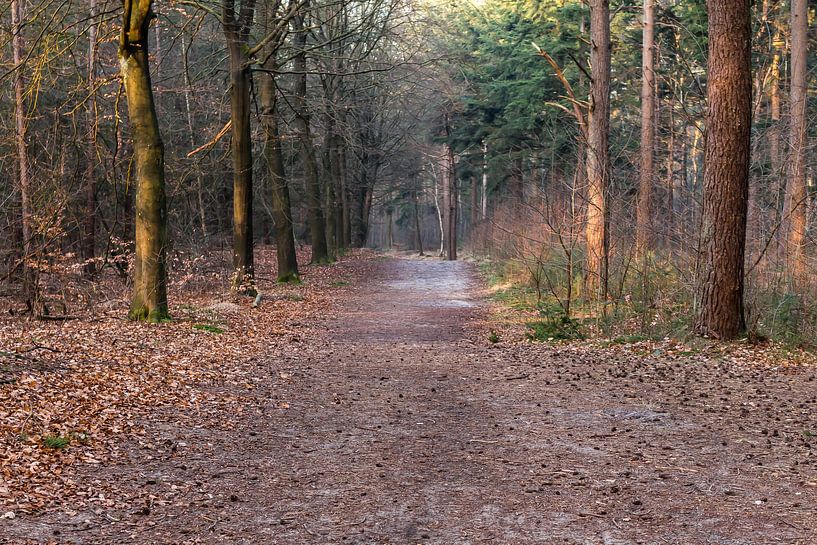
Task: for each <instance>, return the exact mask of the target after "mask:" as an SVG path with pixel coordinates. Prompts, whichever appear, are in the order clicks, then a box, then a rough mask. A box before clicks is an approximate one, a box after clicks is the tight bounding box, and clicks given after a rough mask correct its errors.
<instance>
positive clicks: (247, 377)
mask: <svg viewBox="0 0 817 545" xmlns="http://www.w3.org/2000/svg"><path fill="white" fill-rule="evenodd" d="M483 286H484V284H483V283H482V281H481V279H480V278H479V277H478V275H477V273H476V269H475V267H474V266H473V265H471V264H469V263H465V262H444V261H437V260H419V259H404V258H383V257H375V256H372V255H371V254H357V255H355V256H352V257H351V258H349V259H346V260H344V261H342V262H341V263H339V264H337V265H334V266H330V267H324V268H321V269H311V270H309V271H307V274H306V283H305V284H304V286H301V287H294V288H290V287H286V288H285V287H272V286H270V287H268V288H267V289H266V292H265V293H267V294H268V295H269V300H267V301H265V302H262V304H261V306H260V307H259V308H257V309H250V308H249V303H246V304H245V303H242V302H220V303H214V302H213V301H209V302H207V301H206V300H205V299H204V298H202V299H201V300H199V301H197V302H191V301H186V302H185V305H187V307H189V308H187V307H185V308H187V311H185V312H187V314H184V313H183V312H182V311H183V309H182V308H181V307H178V306H177V307H176V308H175V310H174V314H175V315H176V316H177V320H176V321H175V322H174V323H172V324H164V325H160V326H147V325H141V324H131V323H129V322H126V321H124V320H122V319H121V316H120V315H119V314H117V315H116V316H113V315H110V316H109V315H100V316H97V317H95V318H94V319H93V320H96V321H95V322H94V321H93V320H90V319H89V320H74V321H69V322H65V323H61V324H35V325H32V326H30V327H28V328H27V329H26V331H25V332H24V333H21V334H18V337H14V339H16V340H14V343H16V344H14V346H11V347H5V348H4V350H6V351H8V352H14V353H17V354H20V357H19V358H18V357H7V360H9V363H6V366H7V367H6V369H5V371H4V372H5V375H0V379H2V378H3V377H4V376H5V379H3V381H2V382H4V384H2V385H0V426H3V427H2V428H0V432H2V434H3V435H2V436H0V440H2V443H0V449H2V450H0V456H1V457H0V461H2V463H3V466H2V474H1V475H2V477H3V481H0V543H14V544H18V543H83V544H85V543H88V544H91V543H93V544H97V543H104V544H122V543H136V544H149V543H150V544H152V543H156V544H160V543H161V544H170V543H177V544H194V543H225V544H281V545H283V544H288V545H289V544H330V543H331V544H346V543H348V544H359V545H363V544H372V545H373V544H393V545H399V544H405V545H409V544H411V545H417V544H424V545H431V544H436V545H454V544H551V543H554V544H555V543H566V544H582V545H589V544H593V545H595V544H605V545H607V544H616V545H624V544H636V543H641V544H678V545H695V544H705V543H706V544H710V543H711V544H741V545H752V544H757V545H760V544H764V545H765V544H771V543H785V544H802V545H813V544H814V543H817V457H815V452H814V449H815V448H816V447H817V438H815V435H817V381H815V376H816V375H817V368H815V366H814V365H813V364H811V363H808V362H801V363H784V362H776V361H775V360H774V358H771V357H760V356H757V357H756V355H755V354H754V352H753V351H752V350H751V349H748V348H746V349H744V348H742V347H739V346H738V347H733V348H732V349H721V348H712V349H710V350H696V351H691V350H689V349H687V348H686V347H684V346H683V345H679V344H675V343H671V342H668V343H666V344H665V345H662V346H655V345H648V344H645V343H641V344H636V345H625V346H622V345H614V344H609V345H604V344H600V343H596V344H593V343H586V342H585V343H574V344H558V345H550V344H534V343H530V342H526V341H525V340H524V334H523V329H522V330H520V328H519V324H515V323H513V320H508V315H507V314H506V312H505V310H503V309H501V308H497V307H495V306H493V305H492V304H490V303H488V299H487V298H486V291H485V289H484V287H483ZM262 291H264V290H263V289H262ZM202 297H204V296H202ZM205 319H207V320H208V321H206V322H205V321H204V320H205ZM200 324H204V325H210V326H211V327H210V328H209V329H208V328H200V327H199V328H197V327H196V325H200ZM491 330H496V331H498V333H499V342H490V341H489V332H490V331H491ZM11 331H12V330H11V326H10V325H8V324H2V325H0V335H3V336H2V337H0V339H6V340H7V342H10V341H9V340H10V339H12V338H13V335H12V333H11ZM218 331H221V332H220V333H219V332H218ZM65 339H70V344H71V346H73V347H74V348H70V347H69V346H68V344H69V343H68V342H67V341H65ZM493 340H497V339H496V338H494V339H493ZM44 346H47V347H48V348H42V347H44ZM26 347H28V348H26ZM37 347H40V348H37ZM29 349H30V350H29ZM0 363H2V362H0ZM88 406H91V407H94V409H93V411H92V412H89V410H88V409H87V407H88ZM47 433H51V434H52V435H50V436H49V435H46V434H47ZM47 437H51V442H52V446H53V441H54V437H67V438H69V439H70V440H71V442H70V444H68V445H65V448H62V449H55V448H51V449H47V448H44V446H43V444H42V443H43V441H45V440H46V438H47ZM4 513H5V514H4Z"/></svg>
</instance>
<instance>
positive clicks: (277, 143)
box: [259, 10, 299, 282]
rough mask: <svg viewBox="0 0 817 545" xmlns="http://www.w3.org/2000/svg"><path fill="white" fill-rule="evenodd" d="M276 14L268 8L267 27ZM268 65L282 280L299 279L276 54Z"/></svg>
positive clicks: (266, 121)
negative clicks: (280, 117) (284, 153)
mask: <svg viewBox="0 0 817 545" xmlns="http://www.w3.org/2000/svg"><path fill="white" fill-rule="evenodd" d="M273 16H274V15H273V14H272V13H270V11H269V10H268V11H267V17H268V20H267V27H269V26H270V21H271V18H272V17H273ZM268 55H269V56H268V58H267V61H266V64H265V68H267V69H268V70H269V71H268V72H266V73H264V74H263V75H262V76H261V78H260V79H261V81H260V82H259V87H260V89H259V94H260V98H261V127H262V129H263V131H264V159H265V160H266V165H267V176H268V177H269V182H270V189H271V195H270V197H271V204H272V221H273V222H274V223H275V250H276V257H277V260H278V281H279V282H297V281H298V280H299V272H298V260H297V257H296V254H295V235H294V231H293V228H292V205H291V204H290V195H289V181H288V180H287V177H286V172H285V171H284V159H283V155H282V153H281V138H280V135H279V129H278V111H277V102H278V89H277V88H276V84H275V75H274V74H275V71H274V67H275V56H274V55H272V54H269V53H268Z"/></svg>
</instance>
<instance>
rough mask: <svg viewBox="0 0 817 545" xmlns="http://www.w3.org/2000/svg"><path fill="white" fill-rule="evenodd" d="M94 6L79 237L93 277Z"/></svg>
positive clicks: (88, 273)
mask: <svg viewBox="0 0 817 545" xmlns="http://www.w3.org/2000/svg"><path fill="white" fill-rule="evenodd" d="M96 17H97V3H96V0H90V18H91V22H90V26H89V27H88V90H89V92H90V93H91V96H90V98H89V99H88V101H87V102H86V105H85V124H86V130H87V131H88V135H87V137H88V142H87V145H86V150H85V161H86V163H85V222H84V224H83V234H82V260H83V262H84V264H83V267H82V272H83V274H84V275H85V276H89V277H90V276H93V274H94V273H95V272H96V263H95V262H94V258H95V257H96V162H97V161H96V139H97V123H96V89H95V88H94V85H96V81H95V80H96V51H97V43H96V41H97V24H98V23H97V20H96Z"/></svg>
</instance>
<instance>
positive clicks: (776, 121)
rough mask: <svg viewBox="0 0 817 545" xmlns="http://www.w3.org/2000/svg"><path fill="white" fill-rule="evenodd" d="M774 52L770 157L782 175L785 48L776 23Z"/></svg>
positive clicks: (770, 104)
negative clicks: (782, 83) (782, 74)
mask: <svg viewBox="0 0 817 545" xmlns="http://www.w3.org/2000/svg"><path fill="white" fill-rule="evenodd" d="M773 47H774V54H773V55H772V66H771V68H770V74H769V107H770V109H771V112H770V113H771V118H772V126H771V127H770V128H769V159H770V162H771V167H772V175H773V176H774V177H775V178H776V177H777V176H780V164H781V161H780V112H781V108H780V58H781V51H782V49H783V37H782V36H781V32H780V28H779V27H778V24H777V23H775V34H774V39H773Z"/></svg>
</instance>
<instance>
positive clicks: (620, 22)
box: [0, 0, 817, 338]
mask: <svg viewBox="0 0 817 545" xmlns="http://www.w3.org/2000/svg"><path fill="white" fill-rule="evenodd" d="M152 5H153V6H154V7H155V3H154V4H152V3H151V2H149V1H146V0H125V1H123V2H122V4H121V8H122V10H123V11H122V12H121V14H122V23H123V24H124V26H125V29H126V30H125V31H124V32H122V29H121V28H120V25H119V22H120V21H119V14H120V12H118V9H119V6H120V4H118V3H116V2H111V1H109V0H89V2H88V3H86V4H83V5H80V4H76V3H72V2H68V3H58V4H53V3H50V2H48V0H26V2H22V1H19V0H14V1H10V2H9V6H8V9H6V10H2V9H0V17H2V18H3V22H4V25H5V27H4V28H6V29H7V30H8V32H6V33H4V34H2V35H0V41H2V45H3V46H4V47H3V48H0V65H2V66H0V68H2V74H4V76H3V77H4V78H5V79H4V80H3V81H6V82H7V86H6V88H5V89H6V92H5V93H0V112H2V113H3V114H5V117H4V119H8V120H9V123H7V124H6V125H4V126H0V172H2V176H3V179H7V180H11V181H13V183H10V184H5V185H0V202H3V203H4V204H5V206H3V207H2V208H0V253H2V259H0V268H2V269H3V270H2V271H0V273H1V274H0V282H3V283H10V285H11V289H9V290H8V291H9V292H11V293H14V294H18V293H19V294H22V297H21V298H20V301H21V302H22V300H25V305H26V307H27V308H28V309H29V310H30V311H31V312H32V314H33V315H35V316H45V315H46V314H48V312H49V309H48V307H49V305H50V304H51V303H53V302H56V303H57V304H59V301H60V300H62V301H63V302H64V301H66V300H68V299H70V298H71V297H73V299H72V303H71V304H75V305H76V304H92V303H91V300H92V299H93V297H90V296H86V295H85V294H88V293H95V291H94V289H88V286H90V285H91V283H92V282H99V281H102V282H104V281H105V278H106V276H107V275H109V274H111V273H112V274H113V275H114V276H117V277H121V278H122V279H124V278H125V277H127V276H130V277H132V278H133V282H134V284H133V305H132V309H131V316H132V317H134V318H137V319H153V320H161V319H164V318H165V317H166V316H167V313H168V308H167V286H168V285H169V286H171V287H172V288H173V289H176V287H177V286H178V284H174V283H170V284H168V281H167V278H166V277H168V276H169V277H170V279H173V278H180V279H181V275H177V274H176V272H177V270H178V269H177V268H181V267H182V265H181V264H182V263H189V262H191V261H194V260H195V259H201V256H204V255H207V254H208V253H211V252H217V251H218V249H219V248H229V251H228V255H229V256H230V257H231V258H232V267H231V271H230V274H229V275H226V274H225V276H224V277H223V278H224V279H226V278H227V277H228V276H229V278H230V284H231V285H232V287H233V288H246V291H249V292H251V291H253V290H254V289H255V283H256V279H255V272H256V271H255V267H256V256H255V253H256V252H257V251H258V249H259V247H260V246H259V244H261V243H262V242H263V243H270V242H273V243H274V245H275V253H276V260H275V261H276V264H277V273H276V272H273V273H271V274H269V275H266V274H264V275H262V278H263V280H260V281H262V282H263V281H265V280H266V279H267V278H269V279H272V280H280V281H292V280H297V279H298V278H299V275H300V273H301V272H302V266H303V264H299V263H298V262H297V260H298V258H297V256H298V255H305V254H303V253H302V252H301V251H300V250H299V251H297V252H296V249H299V248H303V247H305V246H309V247H311V251H312V259H313V261H314V262H315V263H324V262H327V261H330V260H331V259H333V258H334V257H335V256H342V255H343V252H344V251H345V250H346V248H350V247H358V246H365V245H383V246H394V247H398V248H400V247H412V248H414V249H416V250H418V251H420V250H421V249H425V250H426V251H427V248H429V247H435V246H439V247H440V248H441V253H443V254H447V255H448V256H450V257H454V256H456V255H457V254H459V253H460V252H461V251H462V248H463V245H466V246H470V249H471V250H473V251H475V252H476V253H490V254H491V255H492V257H495V258H496V259H497V260H502V259H509V260H521V262H523V267H522V268H523V269H524V270H527V271H528V272H529V274H530V276H531V279H532V280H531V282H533V283H535V284H536V290H535V291H536V293H537V294H538V295H537V296H538V297H539V298H541V299H551V300H552V301H551V302H555V303H556V305H557V306H558V307H559V308H562V309H563V310H565V309H570V310H569V311H567V312H570V313H573V314H574V315H579V314H582V315H585V316H588V317H593V318H595V319H596V322H595V327H598V328H600V329H603V328H610V327H613V326H612V325H611V324H615V323H619V322H621V323H637V324H639V325H638V327H639V328H640V330H641V332H642V333H645V334H646V332H649V331H653V332H655V331H654V330H657V329H660V328H662V327H664V328H669V327H670V326H669V325H668V324H679V323H683V324H684V325H683V328H684V330H685V331H687V330H694V331H698V332H699V333H701V334H704V335H708V336H713V337H720V338H729V337H733V336H734V335H739V334H741V333H740V332H741V331H743V330H749V331H755V330H759V331H765V330H766V329H769V328H776V327H780V325H779V324H787V325H786V326H785V327H791V328H793V329H797V327H795V326H792V325H789V324H790V323H795V322H797V323H798V324H801V322H800V321H801V320H812V319H811V318H810V317H811V316H817V310H814V309H811V308H810V306H809V305H811V303H810V301H811V300H812V299H814V297H815V296H817V282H815V281H814V279H812V278H811V277H810V275H809V274H808V271H809V270H810V268H811V266H812V265H813V261H814V259H815V255H814V254H815V246H814V243H813V237H812V236H811V235H812V231H813V230H814V229H815V227H817V216H815V214H813V211H814V210H815V209H817V208H815V204H817V203H815V197H814V194H813V191H812V185H811V182H809V180H810V172H812V171H813V170H814V168H815V161H814V158H813V157H812V156H811V150H810V145H809V142H810V141H811V140H813V137H814V136H815V128H814V125H813V123H811V116H810V115H809V113H810V110H809V108H810V105H809V101H808V98H807V92H806V91H807V89H808V88H810V87H811V86H813V85H814V84H815V76H814V73H815V71H814V70H813V68H814V67H813V66H810V62H811V61H812V59H811V56H810V55H809V41H808V33H809V29H808V20H809V18H810V17H814V8H813V7H810V6H809V5H808V3H807V2H803V1H800V0H794V1H793V2H791V3H790V6H789V4H788V3H787V4H784V3H782V2H771V1H770V2H762V3H760V2H758V3H756V5H754V6H752V7H749V8H746V9H747V10H750V11H751V12H752V20H753V22H752V23H749V24H750V25H751V26H750V35H744V34H745V28H744V27H745V26H746V25H745V24H744V23H741V24H740V29H739V30H740V33H739V34H734V33H733V32H732V27H731V26H730V27H728V29H727V34H728V39H727V38H724V37H723V36H724V34H722V33H720V32H716V29H719V30H723V28H726V27H723V25H727V23H729V24H731V25H737V20H736V16H737V15H740V16H741V17H742V16H744V15H745V10H743V9H742V8H741V10H740V13H737V11H735V10H737V9H738V8H739V7H740V6H742V4H740V5H739V3H738V2H732V3H730V2H720V3H713V2H710V5H708V6H707V9H704V5H703V4H701V3H694V2H682V1H678V0H673V1H670V2H660V3H659V2H655V0H644V1H643V12H642V11H641V10H639V9H631V7H632V6H630V7H627V8H626V9H617V10H615V12H614V13H611V7H610V5H609V0H606V1H605V0H591V1H589V2H580V1H578V0H570V1H566V2H551V3H541V2H540V3H534V2H510V1H506V0H499V1H496V2H490V3H487V4H485V5H484V6H481V7H480V9H474V8H473V6H471V5H470V4H468V3H466V2H459V0H457V1H455V2H453V3H448V4H433V5H425V6H422V7H418V6H417V5H415V4H411V3H409V2H407V1H406V0H339V1H336V0H332V1H329V0H309V2H306V1H305V0H180V1H179V2H175V3H173V4H172V7H171V5H168V7H167V8H166V9H162V12H161V17H159V18H156V17H153V16H152V15H151V10H150V7H151V6H152ZM46 8H47V9H46ZM52 8H53V9H52ZM112 8H116V11H112ZM419 10H422V11H423V13H419ZM727 12H728V14H727V15H724V13H727ZM113 13H116V17H109V15H110V14H113ZM710 16H711V17H710ZM588 22H589V23H590V24H589V25H588V24H587V23H588ZM151 26H154V28H155V32H156V33H155V34H154V29H151V28H150V27H151ZM709 26H712V28H711V29H709V28H708V27H709ZM736 28H737V27H736ZM736 32H737V30H736ZM148 33H150V34H151V37H150V39H148V38H147V34H148ZM117 35H119V40H118V41H119V46H118V47H117V45H116V42H117V40H116V37H117ZM707 41H709V42H710V46H711V47H714V49H713V50H712V52H711V53H710V54H707V51H705V49H704V48H701V47H700V45H701V44H703V43H706V42H707ZM737 42H741V43H743V45H744V46H745V48H746V49H747V50H748V51H749V52H750V54H751V55H752V59H753V61H752V62H753V64H752V65H751V66H750V68H754V73H753V74H750V76H754V77H753V80H752V86H753V89H754V95H753V102H752V104H751V105H750V109H751V111H752V118H751V119H750V120H747V119H746V111H745V110H744V103H743V102H742V101H743V100H744V99H745V95H746V91H745V89H744V87H743V86H744V83H745V81H744V79H745V77H746V74H745V72H746V61H745V60H744V61H741V62H743V64H742V65H741V68H740V70H738V68H737V65H733V64H730V63H732V62H736V61H734V59H733V58H732V57H729V56H728V55H727V52H728V51H732V50H731V49H730V47H733V46H735V44H736V43H737ZM638 43H640V44H641V47H640V48H639V47H637V46H634V44H638ZM789 47H790V49H789ZM148 48H150V49H151V52H152V53H155V59H154V58H151V60H150V62H151V63H152V64H153V65H152V66H148V56H147V49H148ZM117 49H119V55H117ZM56 52H62V53H61V54H56ZM639 52H640V54H639ZM743 53H746V52H745V51H743ZM789 54H790V57H789ZM730 59H731V60H730ZM120 60H121V63H120V62H119V61H120ZM707 68H708V70H709V73H707ZM149 69H150V70H149ZM721 81H726V82H727V88H726V89H722V88H721V87H720V86H719V85H720V83H719V82H721ZM638 88H640V89H641V91H640V93H639V92H637V91H634V90H635V89H638ZM730 93H731V94H730ZM738 95H740V96H738ZM154 99H155V100H156V101H157V103H156V104H154V102H153V101H154ZM724 101H725V103H727V104H729V105H731V106H730V107H729V108H726V109H724V108H723V107H722V104H724ZM126 102H127V108H128V113H129V115H127V116H125V115H123V114H124V109H125V107H126ZM738 104H739V105H740V107H736V106H737V105H738ZM157 109H158V111H157ZM443 120H445V122H443ZM160 129H161V134H160ZM750 130H751V131H752V134H753V135H756V136H757V137H756V138H754V137H753V140H752V142H751V144H752V146H751V147H750V148H747V144H746V142H745V140H744V138H745V137H746V135H747V134H748V132H747V131H750ZM639 135H640V136H639ZM747 149H748V151H747ZM727 151H728V152H727ZM726 157H728V158H729V160H728V161H727V160H726V159H725V158H726ZM736 159H737V160H736ZM747 161H748V162H747ZM454 164H456V167H455V168H453V167H452V165H454ZM225 179H232V181H233V183H227V184H225V183H224V180H225ZM747 186H748V187H749V188H750V189H751V191H750V192H749V195H750V199H751V201H750V206H749V212H748V213H747V212H746V211H744V210H743V208H742V206H743V205H742V203H743V201H744V192H745V189H746V187H747ZM134 189H135V190H136V191H135V193H136V195H135V198H134ZM747 214H748V216H749V219H750V220H751V221H750V222H747V226H746V227H745V228H742V227H741V223H740V222H741V221H745V218H744V216H745V215H747ZM741 232H743V233H744V235H743V237H744V238H741ZM264 250H265V251H266V248H264ZM744 254H745V255H748V256H749V258H748V260H747V263H746V264H743V261H744V259H746V258H745V257H742V256H744ZM193 256H196V257H195V258H194V257H193ZM582 264H583V265H582ZM299 265H300V267H299ZM740 277H743V278H744V280H743V282H744V284H741V283H740ZM65 278H69V279H71V281H70V282H69V283H68V284H70V285H71V286H75V287H76V289H73V291H71V290H66V289H64V286H65V282H64V280H65ZM180 281H181V280H180ZM225 282H226V280H225ZM743 285H745V290H744V288H743V287H742V286H743ZM79 286H82V287H79ZM0 291H2V290H0ZM743 291H745V292H746V294H747V297H746V302H745V303H744V304H745V305H746V308H745V309H744V310H741V308H742V307H741V303H740V299H741V293H742V292H743ZM69 292H70V293H69ZM80 293H81V294H83V295H77V294H80ZM633 293H643V297H638V298H633V297H631V295H632V294H633ZM72 294H73V295H72ZM635 299H638V300H637V301H636V300H635ZM79 301H83V303H79ZM546 303H547V301H545V302H543V304H546ZM785 309H791V310H785ZM628 312H630V313H632V316H630V315H628V314H627V313H628ZM783 313H786V318H787V319H788V318H789V317H791V319H792V322H788V321H786V320H782V319H781V318H780V316H781V314H783ZM742 315H743V318H741V316H742ZM50 318H51V319H55V318H56V316H53V315H52V316H50ZM812 322H813V325H814V330H815V334H817V319H814V320H812ZM672 327H676V326H675V325H673V326H672ZM678 327H681V326H678ZM798 327H799V325H798ZM655 334H656V335H657V334H658V333H655Z"/></svg>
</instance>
